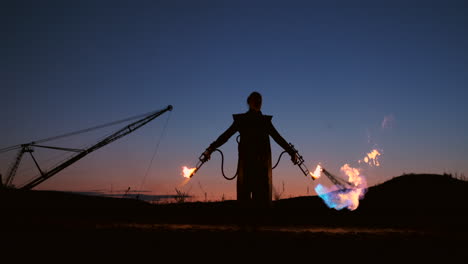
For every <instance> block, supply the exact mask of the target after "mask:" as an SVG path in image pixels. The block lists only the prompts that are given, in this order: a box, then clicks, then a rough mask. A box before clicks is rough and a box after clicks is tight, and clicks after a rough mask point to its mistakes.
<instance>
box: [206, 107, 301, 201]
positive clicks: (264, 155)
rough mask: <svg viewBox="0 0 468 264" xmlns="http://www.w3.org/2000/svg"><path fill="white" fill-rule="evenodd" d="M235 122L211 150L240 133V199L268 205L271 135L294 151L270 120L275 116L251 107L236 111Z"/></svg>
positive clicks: (238, 183)
mask: <svg viewBox="0 0 468 264" xmlns="http://www.w3.org/2000/svg"><path fill="white" fill-rule="evenodd" d="M233 118H234V122H233V123H232V125H231V126H230V127H229V128H228V129H227V130H226V131H225V132H224V133H223V134H221V136H219V138H218V139H217V140H216V141H214V142H213V143H212V144H211V145H210V146H209V148H208V149H209V150H211V151H213V150H214V149H216V148H219V147H220V146H221V145H223V144H224V143H226V141H227V140H228V139H229V138H230V137H231V136H232V135H234V134H235V133H236V132H239V134H240V142H239V146H238V150H239V159H238V164H237V173H238V176H237V200H238V201H253V202H256V203H258V204H260V205H269V204H270V203H271V198H272V168H271V147H270V137H269V136H271V137H272V138H273V139H274V140H275V141H276V143H278V145H280V146H281V147H282V148H283V149H284V150H286V151H287V152H288V153H289V154H290V155H294V153H293V152H292V149H291V147H290V146H289V144H288V143H287V142H286V140H285V139H284V138H283V137H282V136H281V135H280V134H279V133H278V131H277V130H276V129H275V127H274V126H273V124H272V123H271V119H272V116H269V115H263V114H262V113H261V112H255V111H253V110H250V111H248V112H246V113H244V114H235V115H233Z"/></svg>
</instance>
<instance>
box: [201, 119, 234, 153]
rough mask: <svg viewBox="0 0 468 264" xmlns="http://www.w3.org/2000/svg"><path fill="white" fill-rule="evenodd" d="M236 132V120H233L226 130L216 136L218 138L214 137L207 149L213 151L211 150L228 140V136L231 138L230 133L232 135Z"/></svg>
mask: <svg viewBox="0 0 468 264" xmlns="http://www.w3.org/2000/svg"><path fill="white" fill-rule="evenodd" d="M236 132H237V124H236V121H234V122H233V123H232V125H231V126H230V127H229V128H228V129H227V130H226V131H224V133H223V134H221V136H219V137H218V139H216V140H215V141H214V142H213V143H211V145H210V146H209V147H208V149H207V150H208V151H209V152H210V153H211V152H213V150H215V149H217V148H219V147H221V146H222V145H223V144H224V143H226V141H228V140H229V138H231V137H232V135H234V134H235V133H236Z"/></svg>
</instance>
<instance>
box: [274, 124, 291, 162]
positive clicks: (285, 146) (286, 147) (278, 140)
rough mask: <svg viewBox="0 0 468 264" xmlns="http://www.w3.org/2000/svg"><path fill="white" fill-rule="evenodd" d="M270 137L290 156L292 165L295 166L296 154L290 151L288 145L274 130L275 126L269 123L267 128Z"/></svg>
mask: <svg viewBox="0 0 468 264" xmlns="http://www.w3.org/2000/svg"><path fill="white" fill-rule="evenodd" d="M269 134H270V136H271V137H272V138H273V139H274V140H275V142H276V143H277V144H278V145H280V146H281V147H282V148H283V149H284V150H285V151H286V152H287V153H288V154H289V155H290V156H291V160H292V161H293V163H294V164H296V152H294V150H293V149H292V147H291V146H290V145H289V143H288V142H287V141H286V140H285V139H284V138H283V137H282V136H281V135H280V133H279V132H278V131H277V130H276V128H275V126H273V124H272V123H271V122H270V128H269Z"/></svg>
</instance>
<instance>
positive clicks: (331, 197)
mask: <svg viewBox="0 0 468 264" xmlns="http://www.w3.org/2000/svg"><path fill="white" fill-rule="evenodd" d="M341 172H343V174H345V175H346V176H347V177H348V179H347V181H348V182H349V183H351V184H352V185H353V186H354V187H352V188H346V189H337V188H336V187H335V188H333V187H332V188H327V187H325V186H323V185H321V184H318V185H317V186H316V187H315V191H316V192H317V194H318V195H319V196H320V198H322V200H323V201H324V202H325V204H326V205H327V206H328V207H329V208H334V209H336V210H341V209H343V208H345V207H346V208H348V209H349V210H351V211H353V210H356V209H357V208H358V206H359V200H361V199H362V198H364V194H365V193H366V190H367V182H366V179H365V178H364V176H363V175H361V174H360V171H359V169H357V168H353V167H351V166H349V164H345V165H343V166H342V167H341Z"/></svg>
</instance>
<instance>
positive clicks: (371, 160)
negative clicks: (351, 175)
mask: <svg viewBox="0 0 468 264" xmlns="http://www.w3.org/2000/svg"><path fill="white" fill-rule="evenodd" d="M380 155H382V154H381V153H380V152H379V151H378V150H377V149H373V150H372V151H371V152H369V153H367V155H366V156H365V157H364V158H363V159H362V160H359V161H358V162H359V163H362V162H363V163H367V164H369V166H376V167H378V166H380V162H379V156H380Z"/></svg>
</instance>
